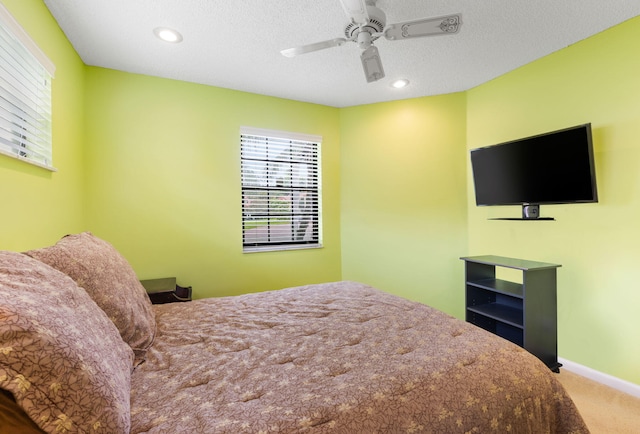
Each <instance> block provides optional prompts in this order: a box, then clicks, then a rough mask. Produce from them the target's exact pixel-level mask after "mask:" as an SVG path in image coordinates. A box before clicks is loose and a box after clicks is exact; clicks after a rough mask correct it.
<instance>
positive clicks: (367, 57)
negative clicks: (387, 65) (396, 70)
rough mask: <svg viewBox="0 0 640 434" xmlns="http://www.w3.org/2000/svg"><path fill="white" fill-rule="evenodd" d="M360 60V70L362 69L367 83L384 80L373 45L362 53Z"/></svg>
mask: <svg viewBox="0 0 640 434" xmlns="http://www.w3.org/2000/svg"><path fill="white" fill-rule="evenodd" d="M360 60H362V68H363V69H364V75H365V77H367V83H371V82H374V81H378V80H380V79H381V78H384V69H383V68H382V61H381V60H380V55H379V54H378V49H377V48H376V47H375V46H374V45H371V46H369V48H367V49H366V50H364V51H363V52H362V54H361V55H360Z"/></svg>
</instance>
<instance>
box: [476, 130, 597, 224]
mask: <svg viewBox="0 0 640 434" xmlns="http://www.w3.org/2000/svg"><path fill="white" fill-rule="evenodd" d="M471 167H472V171H473V183H474V187H475V196H476V204H477V205H478V206H491V205H523V217H531V218H536V217H537V208H533V209H534V214H535V215H533V216H528V215H525V208H524V207H525V206H529V205H535V206H538V205H540V204H563V203H589V202H597V201H598V191H597V188H596V173H595V166H594V159H593V143H592V139H591V124H583V125H578V126H575V127H571V128H566V129H562V130H558V131H552V132H549V133H545V134H540V135H536V136H532V137H526V138H523V139H519V140H514V141H510V142H505V143H501V144H498V145H493V146H486V147H482V148H477V149H472V150H471Z"/></svg>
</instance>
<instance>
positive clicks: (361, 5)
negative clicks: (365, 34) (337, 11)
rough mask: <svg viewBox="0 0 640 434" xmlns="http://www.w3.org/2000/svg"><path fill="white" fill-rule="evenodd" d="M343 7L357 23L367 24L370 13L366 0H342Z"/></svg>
mask: <svg viewBox="0 0 640 434" xmlns="http://www.w3.org/2000/svg"><path fill="white" fill-rule="evenodd" d="M340 3H342V8H343V9H344V12H345V13H346V14H347V16H348V17H349V19H351V21H352V22H354V23H356V24H367V22H368V21H369V13H368V12H367V3H366V0H340Z"/></svg>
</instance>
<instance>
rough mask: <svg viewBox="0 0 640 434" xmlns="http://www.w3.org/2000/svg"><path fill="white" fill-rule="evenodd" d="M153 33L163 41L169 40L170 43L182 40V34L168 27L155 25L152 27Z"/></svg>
mask: <svg viewBox="0 0 640 434" xmlns="http://www.w3.org/2000/svg"><path fill="white" fill-rule="evenodd" d="M153 34H154V35H156V36H157V37H158V38H159V39H161V40H163V41H164V42H170V43H172V44H177V43H179V42H182V35H181V34H180V32H178V31H177V30H173V29H170V28H168V27H156V28H155V29H153Z"/></svg>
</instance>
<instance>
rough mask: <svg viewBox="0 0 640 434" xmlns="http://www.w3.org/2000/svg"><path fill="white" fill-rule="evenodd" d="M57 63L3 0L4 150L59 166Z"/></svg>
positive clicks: (0, 135)
mask: <svg viewBox="0 0 640 434" xmlns="http://www.w3.org/2000/svg"><path fill="white" fill-rule="evenodd" d="M54 72H55V67H54V66H53V64H52V63H51V61H50V60H49V59H47V57H46V56H45V55H44V54H43V53H42V51H40V49H39V48H38V47H37V46H36V44H35V43H34V42H33V40H31V38H30V37H29V36H28V35H27V33H26V32H25V31H24V30H23V29H22V27H20V25H19V24H18V23H17V22H16V21H15V19H14V18H13V17H12V16H11V15H10V14H9V12H8V11H7V9H6V8H5V7H4V6H3V5H2V4H1V3H0V153H1V154H4V155H8V156H10V157H14V158H18V159H21V160H24V161H26V162H29V163H32V164H35V165H37V166H40V167H44V168H46V169H48V170H55V169H54V168H53V165H52V161H51V154H52V150H51V80H52V78H53V74H54Z"/></svg>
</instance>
